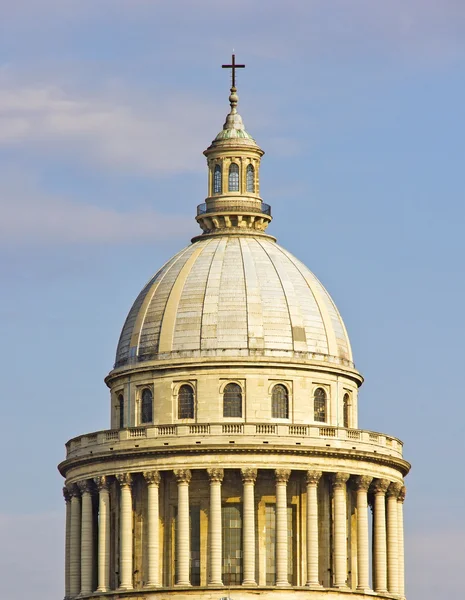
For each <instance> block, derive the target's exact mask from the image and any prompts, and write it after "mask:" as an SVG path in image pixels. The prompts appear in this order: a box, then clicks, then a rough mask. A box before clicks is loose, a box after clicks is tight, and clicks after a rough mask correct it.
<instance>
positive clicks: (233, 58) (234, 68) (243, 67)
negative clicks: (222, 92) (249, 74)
mask: <svg viewBox="0 0 465 600" xmlns="http://www.w3.org/2000/svg"><path fill="white" fill-rule="evenodd" d="M221 66H222V67H223V69H231V72H232V87H233V88H235V87H236V69H245V65H236V55H235V54H233V55H232V59H231V64H230V65H221Z"/></svg>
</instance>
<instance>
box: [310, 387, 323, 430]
mask: <svg viewBox="0 0 465 600" xmlns="http://www.w3.org/2000/svg"><path fill="white" fill-rule="evenodd" d="M313 404H314V407H313V410H314V420H315V421H318V422H319V423H325V422H326V392H325V390H324V389H323V388H317V389H316V390H315V393H314V396H313Z"/></svg>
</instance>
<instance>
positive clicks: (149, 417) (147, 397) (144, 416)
mask: <svg viewBox="0 0 465 600" xmlns="http://www.w3.org/2000/svg"><path fill="white" fill-rule="evenodd" d="M140 413H141V422H142V423H151V422H152V421H153V396H152V392H151V391H150V390H149V389H148V388H145V390H144V391H143V392H142V406H141V411H140Z"/></svg>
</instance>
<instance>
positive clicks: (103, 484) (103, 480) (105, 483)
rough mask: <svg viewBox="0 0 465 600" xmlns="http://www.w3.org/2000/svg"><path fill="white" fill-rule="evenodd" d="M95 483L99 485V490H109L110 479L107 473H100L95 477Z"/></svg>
mask: <svg viewBox="0 0 465 600" xmlns="http://www.w3.org/2000/svg"><path fill="white" fill-rule="evenodd" d="M94 483H95V485H96V486H97V489H98V491H99V492H100V491H101V490H107V491H108V490H109V488H110V481H109V478H108V477H107V476H106V475H100V476H99V477H94Z"/></svg>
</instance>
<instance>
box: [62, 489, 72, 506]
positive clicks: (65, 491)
mask: <svg viewBox="0 0 465 600" xmlns="http://www.w3.org/2000/svg"><path fill="white" fill-rule="evenodd" d="M63 498H64V499H65V502H66V504H68V503H69V502H71V494H70V491H69V489H68V488H67V487H66V486H64V487H63Z"/></svg>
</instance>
